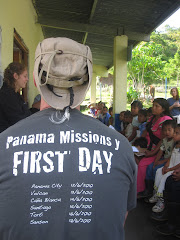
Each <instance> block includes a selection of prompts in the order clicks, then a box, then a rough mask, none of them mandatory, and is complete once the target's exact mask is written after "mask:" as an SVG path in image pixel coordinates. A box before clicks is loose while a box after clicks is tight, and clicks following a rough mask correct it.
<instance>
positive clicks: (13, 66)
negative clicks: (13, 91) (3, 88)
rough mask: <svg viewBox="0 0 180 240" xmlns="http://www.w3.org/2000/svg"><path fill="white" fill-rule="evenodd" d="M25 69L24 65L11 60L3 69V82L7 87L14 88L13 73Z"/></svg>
mask: <svg viewBox="0 0 180 240" xmlns="http://www.w3.org/2000/svg"><path fill="white" fill-rule="evenodd" d="M25 70H26V67H25V66H24V65H23V64H21V63H18V62H12V63H10V64H9V65H8V66H7V68H6V69H5V71H4V79H3V82H5V83H6V84H7V85H8V86H9V87H11V88H15V79H14V76H13V75H14V73H17V75H20V74H21V73H23V72H24V71H25Z"/></svg>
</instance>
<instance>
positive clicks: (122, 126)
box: [119, 111, 125, 134]
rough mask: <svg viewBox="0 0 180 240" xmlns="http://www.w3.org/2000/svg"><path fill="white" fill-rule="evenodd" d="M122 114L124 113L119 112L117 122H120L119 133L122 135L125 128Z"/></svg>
mask: <svg viewBox="0 0 180 240" xmlns="http://www.w3.org/2000/svg"><path fill="white" fill-rule="evenodd" d="M124 113H125V111H122V112H120V114H119V120H120V132H121V133H122V134H123V130H124V128H125V123H124Z"/></svg>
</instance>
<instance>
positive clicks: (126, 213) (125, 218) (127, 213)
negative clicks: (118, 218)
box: [124, 212, 128, 225]
mask: <svg viewBox="0 0 180 240" xmlns="http://www.w3.org/2000/svg"><path fill="white" fill-rule="evenodd" d="M127 216H128V212H126V215H125V220H124V225H125V222H126V219H127Z"/></svg>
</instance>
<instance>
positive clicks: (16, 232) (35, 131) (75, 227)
mask: <svg viewBox="0 0 180 240" xmlns="http://www.w3.org/2000/svg"><path fill="white" fill-rule="evenodd" d="M34 77H35V82H36V85H37V88H38V90H39V91H40V94H41V111H39V112H37V113H36V114H33V115H32V116H30V117H28V118H26V119H25V120H22V121H20V122H18V123H17V124H15V125H14V126H12V127H10V128H8V129H7V130H6V131H4V132H3V133H2V134H1V135H0V146H1V148H0V159H1V161H0V196H1V198H0V239H1V240H7V239H8V240H59V239H61V240H72V239H74V240H92V239H96V240H112V239H113V240H123V239H124V228H123V226H124V222H125V218H126V216H127V212H128V211H130V210H131V209H133V208H134V207H135V206H136V164H135V161H134V156H133V152H132V149H131V146H130V144H129V142H128V141H127V139H126V138H125V137H124V136H122V135H121V134H119V133H118V132H116V131H113V130H112V129H110V128H108V127H107V126H105V125H103V124H102V123H101V122H99V121H98V120H96V119H94V118H91V117H88V116H86V115H83V114H81V113H80V112H79V111H78V110H77V109H75V108H76V107H77V106H78V105H79V104H80V103H81V102H82V101H83V100H84V97H85V94H86V92H87V90H88V88H89V86H90V84H91V80H92V56H91V51H90V49H89V47H87V46H85V45H82V44H79V43H77V42H75V41H73V40H71V39H66V38H49V39H45V40H43V41H42V43H40V44H39V45H38V47H37V50H36V54H35V67H34Z"/></svg>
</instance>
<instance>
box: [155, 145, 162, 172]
mask: <svg viewBox="0 0 180 240" xmlns="http://www.w3.org/2000/svg"><path fill="white" fill-rule="evenodd" d="M162 155H163V151H162V150H161V149H159V152H158V154H157V156H156V158H155V160H154V164H153V168H154V167H155V166H157V165H158V162H159V160H160V159H161V157H162Z"/></svg>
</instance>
